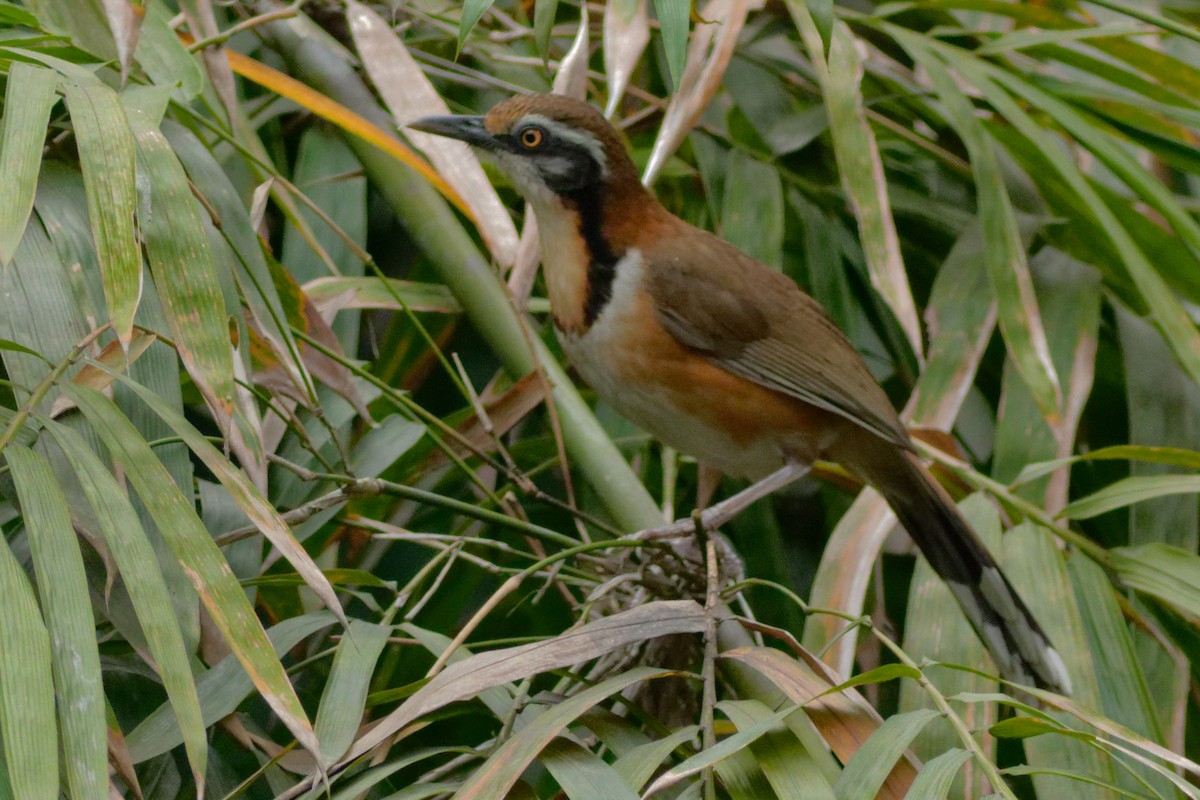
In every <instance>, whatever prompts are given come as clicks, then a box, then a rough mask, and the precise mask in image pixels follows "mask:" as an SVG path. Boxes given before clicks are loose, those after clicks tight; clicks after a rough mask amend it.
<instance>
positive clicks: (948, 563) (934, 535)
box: [862, 450, 1071, 694]
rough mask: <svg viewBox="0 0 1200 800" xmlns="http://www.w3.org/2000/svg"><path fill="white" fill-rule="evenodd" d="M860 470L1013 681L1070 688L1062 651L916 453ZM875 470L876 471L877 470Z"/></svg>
mask: <svg viewBox="0 0 1200 800" xmlns="http://www.w3.org/2000/svg"><path fill="white" fill-rule="evenodd" d="M891 453H894V454H895V457H893V458H888V459H886V461H887V462H889V463H886V464H881V463H880V462H879V461H874V463H873V465H872V467H868V468H867V469H864V470H862V471H863V472H865V473H867V474H866V475H864V477H866V478H867V479H868V480H869V481H870V482H871V483H872V484H873V485H874V486H875V488H876V489H878V490H879V491H880V493H881V494H883V496H884V498H885V499H886V500H887V501H888V505H890V506H891V507H892V510H893V511H895V512H896V516H897V517H898V518H899V519H900V524H901V525H903V526H904V529H905V530H907V531H908V533H909V535H910V536H912V538H913V540H914V541H915V542H916V543H917V547H919V548H920V549H921V553H922V554H924V556H925V558H926V559H928V561H929V563H930V565H931V566H932V567H933V569H934V571H935V572H937V574H938V575H939V576H941V578H942V579H943V580H945V581H946V583H947V584H948V585H949V587H950V589H951V591H952V592H953V593H954V596H955V598H956V599H957V600H958V602H959V605H961V606H962V609H963V611H964V613H965V614H966V616H967V619H968V620H969V621H970V623H971V626H972V627H974V628H975V631H976V632H977V633H978V634H979V638H980V639H982V640H983V643H984V645H985V646H986V647H987V649H988V651H989V652H990V653H991V654H992V658H993V659H994V660H995V661H996V665H997V666H998V667H999V669H1000V672H1001V674H1003V675H1004V676H1005V677H1006V678H1009V679H1010V680H1014V681H1017V682H1020V683H1025V684H1032V685H1034V686H1037V687H1039V688H1042V689H1049V690H1051V691H1055V692H1060V693H1063V694H1069V693H1070V691H1071V679H1070V677H1069V676H1068V675H1067V671H1066V667H1065V666H1064V664H1063V660H1062V658H1061V657H1060V656H1059V654H1058V651H1056V650H1055V649H1054V646H1053V645H1052V644H1051V643H1050V639H1049V637H1047V636H1046V634H1045V632H1044V631H1042V628H1041V626H1040V625H1038V622H1037V619H1035V618H1034V616H1033V614H1032V612H1030V610H1029V608H1028V607H1027V606H1026V605H1025V602H1024V601H1023V600H1021V597H1020V595H1018V594H1017V590H1016V589H1014V588H1013V586H1012V584H1011V583H1009V581H1008V578H1006V577H1005V576H1004V573H1003V572H1001V571H1000V568H999V567H998V566H997V565H996V562H995V560H993V559H992V557H991V555H990V554H989V553H988V551H987V549H986V548H985V547H984V545H983V542H982V541H981V540H980V538H979V536H977V535H976V533H975V531H973V530H972V529H971V527H970V526H969V525H967V523H966V520H964V519H963V518H962V515H961V514H959V512H958V509H957V508H956V507H955V505H954V501H953V500H952V499H951V498H950V495H949V494H947V493H946V490H945V489H943V488H942V487H941V485H940V484H938V482H937V481H936V480H935V479H934V478H933V476H932V475H930V474H929V471H928V470H926V469H925V467H924V466H922V465H921V463H920V462H919V461H918V460H917V459H916V457H915V456H913V455H912V454H911V453H906V452H902V451H895V450H892V451H891ZM872 473H875V474H872Z"/></svg>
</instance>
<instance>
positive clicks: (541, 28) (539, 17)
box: [533, 0, 558, 61]
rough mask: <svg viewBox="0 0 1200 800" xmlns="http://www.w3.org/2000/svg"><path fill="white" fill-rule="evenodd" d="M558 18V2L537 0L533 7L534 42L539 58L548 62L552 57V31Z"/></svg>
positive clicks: (556, 0) (554, 0)
mask: <svg viewBox="0 0 1200 800" xmlns="http://www.w3.org/2000/svg"><path fill="white" fill-rule="evenodd" d="M556 16H558V0H537V2H536V3H534V6H533V42H534V44H535V45H536V46H537V53H538V57H539V58H541V59H542V61H546V60H547V59H548V58H549V57H550V29H551V28H553V27H554V18H555V17H556Z"/></svg>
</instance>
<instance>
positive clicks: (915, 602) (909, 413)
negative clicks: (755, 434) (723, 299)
mask: <svg viewBox="0 0 1200 800" xmlns="http://www.w3.org/2000/svg"><path fill="white" fill-rule="evenodd" d="M1196 13H1197V12H1196V7H1195V5H1194V4H1192V3H1188V2H1185V1H1184V0H1171V1H1170V2H1168V0H1163V2H1159V3H1140V4H1138V3H1130V2H1124V0H1105V1H1104V2H1091V3H1081V2H1074V1H1073V0H1066V1H1065V2H1052V3H1049V2H1047V3H1035V2H1005V1H1004V0H915V1H914V2H892V3H879V4H872V3H871V2H868V1H867V0H858V1H856V2H845V3H841V4H832V3H830V2H829V0H824V1H822V0H809V2H807V4H806V3H804V2H801V0H788V1H787V2H769V3H766V4H765V5H764V4H761V3H750V2H748V1H747V0H710V2H707V3H704V4H698V5H696V6H694V7H693V6H691V5H690V4H689V3H687V2H683V1H682V0H653V2H648V0H640V1H639V0H610V2H609V3H608V4H607V5H597V4H584V5H580V4H578V3H574V2H571V3H559V2H557V0H536V2H534V1H533V0H523V2H518V3H512V2H505V3H497V4H495V5H493V3H492V2H489V0H471V1H470V2H466V3H463V4H461V5H459V4H454V3H443V2H436V1H435V0H410V2H408V3H404V4H401V3H397V2H388V3H364V2H359V0H344V2H328V1H327V2H308V3H305V2H295V3H292V4H290V5H284V4H282V3H280V4H272V3H269V2H261V3H254V2H249V1H248V0H247V1H246V2H236V1H235V2H222V3H214V2H211V0H178V2H175V0H170V1H169V2H168V1H167V0H145V1H144V2H142V1H141V0H137V1H136V2H134V0H24V2H11V1H10V0H0V25H2V26H3V27H2V28H0V72H2V73H3V76H4V105H3V121H2V124H0V186H2V187H3V192H2V195H0V363H2V369H0V531H2V532H3V538H2V541H0V800H3V799H5V798H17V799H18V800H43V799H46V800H49V799H51V798H57V797H59V796H63V795H65V796H67V797H70V798H72V800H85V799H86V800H92V799H93V798H94V799H95V800H100V798H105V797H112V796H127V797H145V798H155V799H156V800H157V799H162V800H165V799H167V798H195V797H207V798H235V797H245V798H270V797H300V796H304V797H314V798H315V797H318V796H324V795H325V794H326V793H327V792H328V793H332V796H334V797H339V798H342V797H344V798H352V797H353V798H359V797H362V798H396V800H399V799H400V798H407V799H409V800H415V799H416V798H426V797H450V796H453V797H456V798H500V797H512V798H535V797H541V798H552V797H569V798H573V799H575V800H579V799H582V798H599V797H603V798H608V799H609V800H617V799H618V798H636V797H646V796H653V797H674V798H701V797H703V798H718V797H723V798H754V799H756V800H757V799H759V798H770V797H779V798H805V800H821V799H822V798H839V799H840V800H852V799H853V800H859V799H865V798H872V797H876V796H878V797H886V798H903V797H909V798H946V797H955V798H958V797H982V796H989V797H997V798H1009V799H1010V800H1015V798H1021V799H1022V800H1032V799H1033V798H1042V800H1046V799H1047V798H1054V797H1070V798H1096V799H1097V800H1100V799H1101V798H1104V799H1107V798H1175V797H1193V798H1196V797H1200V789H1197V788H1196V786H1197V784H1198V783H1200V766H1198V765H1197V763H1196V762H1195V759H1197V757H1198V755H1200V689H1198V684H1197V678H1198V677H1200V627H1198V626H1200V555H1198V554H1197V549H1198V546H1200V524H1198V522H1200V521H1198V512H1200V509H1198V506H1197V499H1196V494H1197V492H1198V491H1200V386H1198V383H1200V331H1198V329H1197V319H1198V318H1200V316H1198V315H1200V221H1198V219H1197V212H1198V211H1200V159H1198V157H1197V151H1196V144H1197V141H1198V135H1197V129H1200V30H1198V29H1197V28H1196V27H1195V25H1194V24H1193V23H1194V21H1195V20H1196V16H1195V15H1196ZM552 86H553V88H554V89H555V90H557V91H561V92H564V93H569V94H574V95H576V96H579V97H587V98H588V99H590V100H591V101H592V102H594V103H596V104H597V105H598V106H600V107H603V108H605V109H606V111H607V113H608V114H609V115H610V117H611V118H612V119H613V120H614V121H616V122H617V123H618V124H619V126H620V127H621V128H622V130H623V131H624V133H625V134H626V135H627V136H628V139H629V143H630V146H631V148H632V151H633V153H634V157H635V160H636V161H637V163H638V164H639V165H641V166H644V168H645V175H646V180H647V182H651V183H653V184H654V187H655V191H656V192H657V193H658V195H659V197H660V198H661V199H662V200H663V202H664V203H665V204H666V205H667V206H668V207H669V208H670V209H671V210H672V211H674V212H676V213H677V214H679V215H680V216H682V217H684V218H686V219H687V220H689V221H691V222H694V223H696V224H699V225H701V226H703V227H707V228H709V229H712V230H715V231H717V232H719V233H720V234H721V235H722V236H724V237H725V238H727V239H729V240H730V241H732V242H734V243H735V244H737V245H738V246H740V247H741V248H743V249H744V250H746V251H748V252H750V253H751V254H753V255H754V256H756V257H758V258H759V259H761V260H763V261H765V262H767V263H769V264H771V265H773V266H777V267H778V268H780V269H782V270H784V271H785V272H786V273H787V274H789V275H790V276H792V277H793V278H794V279H795V280H796V281H797V282H799V283H800V284H801V285H802V286H803V287H804V288H805V289H806V290H807V291H809V292H810V293H811V294H813V295H814V296H815V297H817V298H818V299H819V300H820V301H821V302H822V303H824V304H825V306H826V307H827V308H828V309H829V310H830V312H831V313H832V314H833V316H834V317H835V319H836V320H837V321H838V322H839V324H841V325H842V326H843V328H844V329H845V330H846V331H847V332H848V333H849V335H850V336H851V338H852V339H853V340H854V342H855V344H856V345H857V346H858V347H859V349H860V350H861V351H862V352H863V353H864V355H865V356H866V357H867V359H868V362H869V364H870V366H871V368H872V370H873V371H874V372H875V374H876V376H877V377H878V378H879V379H880V381H881V382H882V383H883V384H884V386H885V388H886V389H887V391H888V392H889V394H890V395H891V396H892V397H893V399H894V400H895V402H896V404H897V407H903V408H904V409H905V412H904V414H905V419H906V421H908V422H909V423H910V424H911V425H912V427H913V429H914V431H915V432H916V435H917V437H918V439H919V440H920V441H921V443H922V449H923V451H924V454H925V455H926V456H928V457H929V458H930V459H931V460H933V461H934V462H935V463H936V472H937V474H938V476H939V478H940V479H941V480H942V481H943V482H944V483H945V484H946V486H947V488H948V489H949V490H950V491H951V492H952V493H953V494H955V496H956V497H957V498H959V499H961V501H962V509H963V511H964V513H965V514H966V515H967V516H968V518H969V519H970V520H971V522H972V523H973V524H974V525H975V526H976V527H977V529H978V530H979V531H980V532H981V534H983V535H984V536H985V538H986V539H987V541H988V542H989V545H990V546H991V547H992V548H993V550H994V552H995V553H996V554H997V557H998V558H1000V559H1001V560H1002V561H1003V563H1004V565H1005V568H1006V570H1007V571H1008V572H1009V574H1010V575H1011V576H1012V578H1013V580H1014V582H1015V583H1016V584H1017V585H1018V586H1019V588H1020V590H1021V591H1022V593H1023V595H1024V596H1025V598H1026V599H1027V600H1028V602H1029V604H1030V605H1031V606H1032V607H1033V608H1034V609H1036V610H1037V613H1038V616H1039V617H1040V618H1041V619H1042V620H1043V621H1044V623H1045V626H1046V627H1047V629H1048V631H1049V632H1050V634H1051V635H1052V638H1053V639H1054V640H1055V641H1056V642H1057V643H1058V645H1059V648H1060V649H1061V650H1062V652H1063V654H1064V657H1065V658H1066V661H1067V666H1068V668H1069V670H1070V672H1071V674H1072V676H1073V680H1074V693H1073V696H1072V697H1070V698H1064V697H1059V696H1055V695H1051V694H1048V693H1044V692H1038V691H1036V690H1021V689H1018V688H1017V687H1014V686H1012V685H1008V684H1005V683H1002V682H999V681H997V679H996V678H995V677H994V675H993V672H994V669H993V667H992V665H991V662H990V661H989V659H988V657H987V655H986V654H985V652H984V651H983V649H982V647H981V645H980V644H979V642H978V641H977V639H976V638H975V637H974V635H973V634H972V633H971V632H970V629H969V628H968V627H967V624H966V622H965V621H964V619H963V618H962V616H961V614H960V612H959V611H958V609H957V606H955V604H954V602H953V600H952V599H951V596H950V594H949V592H948V590H947V589H946V588H945V586H944V585H943V584H942V583H941V582H939V581H938V580H937V579H935V578H934V577H933V575H932V572H931V570H930V569H929V567H928V566H927V565H926V564H925V563H924V562H923V561H921V560H920V559H914V558H913V557H912V554H911V553H912V550H911V546H910V544H909V543H908V540H907V538H906V537H905V536H904V535H903V534H902V532H899V531H897V530H895V525H894V520H893V518H892V517H891V515H890V512H888V511H887V509H886V506H885V505H884V504H883V503H882V501H881V500H880V499H879V498H878V496H877V495H875V494H874V493H873V492H872V491H870V490H862V487H861V486H858V485H856V484H855V482H854V481H853V480H852V479H851V478H849V477H848V476H847V475H846V474H845V473H844V472H841V471H839V470H838V469H837V467H836V466H835V465H820V467H819V468H818V470H817V471H816V474H815V477H813V478H809V479H807V480H806V481H804V482H802V483H799V484H797V485H795V486H793V487H790V488H789V489H787V490H785V491H783V492H780V493H779V494H778V495H777V496H775V497H773V498H772V499H771V500H770V501H766V502H761V503H759V504H757V505H755V506H754V507H752V508H751V509H750V510H749V511H747V512H746V513H744V514H743V515H742V516H740V517H739V518H738V519H736V520H735V521H734V522H733V523H731V524H730V525H728V526H726V529H725V531H724V533H725V534H727V535H728V538H729V542H730V547H724V546H718V542H717V541H716V540H714V539H712V538H703V537H702V538H701V539H699V540H691V539H688V540H687V541H685V542H682V543H679V544H677V545H676V546H672V547H664V546H662V545H648V544H646V543H645V542H642V541H639V540H637V539H635V538H633V537H632V534H633V533H634V532H636V531H638V530H641V529H645V528H648V527H652V526H654V525H655V524H659V523H661V522H662V521H663V520H664V519H670V518H674V517H680V516H682V517H686V516H687V514H688V512H690V510H691V509H692V507H693V506H694V505H695V504H696V502H697V498H698V497H704V496H705V495H706V494H707V493H706V487H707V486H708V484H709V483H710V482H711V480H712V478H713V476H710V475H708V474H707V473H706V472H704V471H702V470H698V468H697V465H696V464H695V463H694V462H692V461H689V460H688V459H687V458H686V457H684V456H681V455H680V454H678V453H675V452H672V451H670V450H668V449H664V448H661V447H660V446H659V445H658V444H657V443H655V442H653V441H651V440H649V439H648V438H647V437H646V436H645V435H644V434H643V433H641V432H640V431H638V430H636V429H635V428H633V427H632V426H631V425H629V424H628V423H627V422H625V421H623V420H621V419H620V418H619V417H617V416H616V415H615V413H614V412H613V411H612V410H611V409H610V408H608V407H606V406H605V405H604V404H603V403H602V402H597V401H596V400H595V398H594V397H593V396H592V395H591V394H590V393H589V392H588V390H587V389H586V387H584V386H581V385H576V384H574V383H573V380H572V377H571V375H570V373H569V371H568V369H567V368H566V367H565V365H563V362H562V358H561V352H560V351H559V349H558V345H557V343H556V342H555V340H554V336H553V333H552V330H551V326H550V325H549V324H548V322H547V316H546V312H547V310H548V309H547V303H546V301H545V299H544V291H543V288H542V285H541V282H540V279H539V278H538V276H537V272H536V266H537V263H536V262H537V256H536V247H535V246H534V243H535V240H534V239H533V235H535V234H532V232H531V231H530V228H529V222H530V216H529V215H527V213H526V210H525V209H524V208H523V204H522V203H521V202H520V201H519V200H518V198H517V197H516V195H515V193H514V192H512V190H511V188H509V187H505V186H504V185H502V183H501V182H500V180H499V179H498V177H497V176H495V175H491V176H489V175H488V174H487V173H485V172H484V171H483V170H482V169H481V168H480V167H479V165H478V164H477V163H476V162H475V161H474V159H473V157H470V156H468V155H466V153H465V151H463V150H455V149H453V148H452V146H450V145H447V144H446V143H445V142H444V141H441V140H435V139H432V138H428V137H425V138H415V137H414V138H413V139H412V140H411V141H410V140H408V139H407V138H406V137H405V133H404V131H403V129H402V125H403V123H405V122H407V121H410V120H412V119H415V118H416V117H419V116H422V115H425V114H430V113H446V111H447V109H449V110H450V111H455V112H459V111H471V112H481V111H483V110H485V109H486V108H488V107H489V106H490V105H491V104H492V103H494V102H496V101H498V100H500V99H502V98H504V97H506V96H508V95H510V94H512V93H514V92H519V91H530V90H538V91H545V90H549V89H550V88H551V87H552ZM410 147H411V148H419V149H410ZM426 159H427V160H426ZM430 165H432V166H430ZM493 182H495V183H496V184H497V185H498V186H499V188H498V189H493V188H492V185H493ZM522 229H524V232H525V233H524V235H521V234H520V233H519V231H521V230H522ZM737 488H739V487H738V485H737V483H736V482H735V481H732V480H728V479H724V480H722V481H721V482H720V484H719V487H718V496H724V495H727V494H729V493H730V492H731V491H733V490H736V489H737ZM718 553H719V554H721V557H720V558H717V557H715V556H716V554H718ZM735 553H736V554H738V555H737V556H735V555H734V554H735ZM718 561H719V563H718ZM735 616H736V618H737V619H736V620H735V619H733V617H735ZM847 679H849V680H848V681H847Z"/></svg>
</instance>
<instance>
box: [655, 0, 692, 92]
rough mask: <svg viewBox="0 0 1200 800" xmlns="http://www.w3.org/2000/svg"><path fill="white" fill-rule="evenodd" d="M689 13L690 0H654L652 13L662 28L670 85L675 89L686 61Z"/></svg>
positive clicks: (681, 77)
mask: <svg viewBox="0 0 1200 800" xmlns="http://www.w3.org/2000/svg"><path fill="white" fill-rule="evenodd" d="M691 13H692V3H691V0H654V14H655V16H657V17H658V24H659V27H660V28H661V29H662V38H663V48H664V49H665V50H666V51H667V69H668V70H669V71H670V73H671V85H672V86H674V87H675V88H676V89H678V88H679V81H680V80H682V79H683V68H684V65H685V64H686V63H687V41H688V23H689V21H690V18H691Z"/></svg>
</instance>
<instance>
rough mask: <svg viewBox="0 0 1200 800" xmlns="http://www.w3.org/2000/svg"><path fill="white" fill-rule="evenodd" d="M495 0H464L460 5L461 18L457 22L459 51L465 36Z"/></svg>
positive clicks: (464, 41)
mask: <svg viewBox="0 0 1200 800" xmlns="http://www.w3.org/2000/svg"><path fill="white" fill-rule="evenodd" d="M493 2H495V0H464V2H463V6H462V19H461V20H459V23H458V51H459V52H460V53H461V52H462V48H463V44H464V43H466V41H467V36H469V35H470V33H471V30H472V29H473V28H474V27H475V25H476V23H478V22H479V20H480V18H481V17H483V14H484V12H485V11H487V10H488V9H489V8H491V7H492V3H493Z"/></svg>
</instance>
